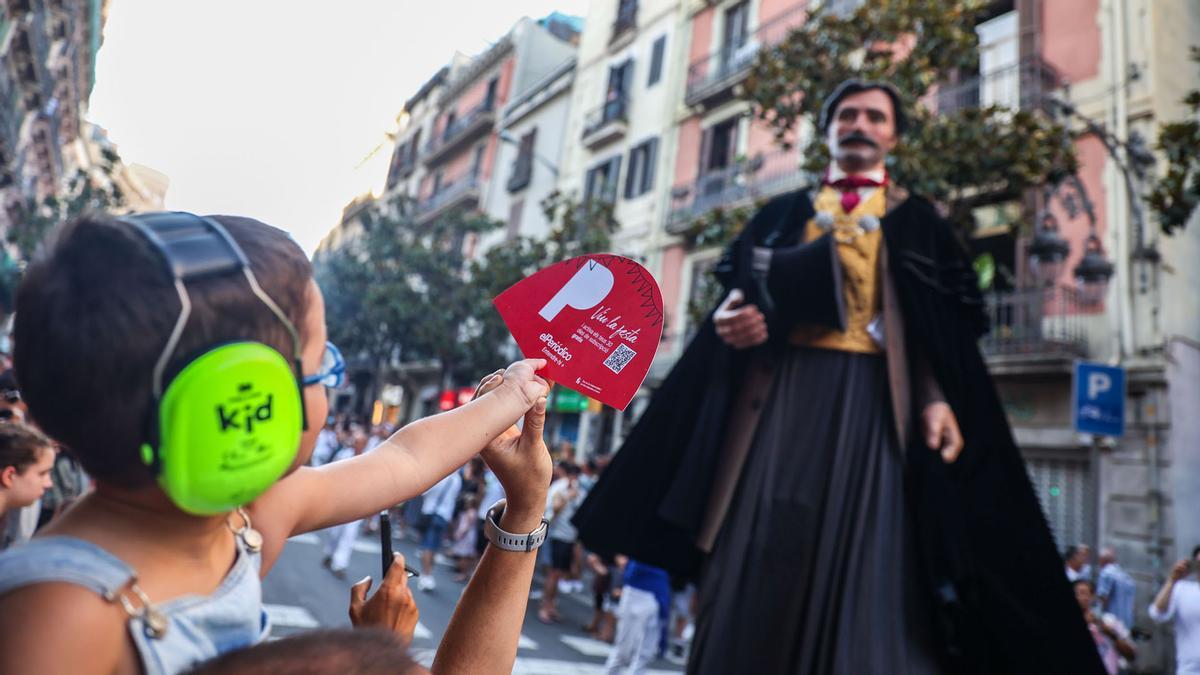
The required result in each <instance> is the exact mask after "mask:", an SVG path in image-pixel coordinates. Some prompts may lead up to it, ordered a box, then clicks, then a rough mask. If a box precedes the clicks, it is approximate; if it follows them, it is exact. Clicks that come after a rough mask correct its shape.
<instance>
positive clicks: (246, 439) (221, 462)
mask: <svg viewBox="0 0 1200 675" xmlns="http://www.w3.org/2000/svg"><path fill="white" fill-rule="evenodd" d="M118 220H120V221H121V222H123V223H126V224H128V225H130V226H132V228H133V230H134V231H135V232H137V233H138V234H139V235H141V236H142V238H144V239H145V240H146V241H147V242H149V243H150V245H151V248H153V249H154V250H155V251H157V252H158V254H159V255H160V256H161V258H162V261H163V266H164V270H165V272H166V273H167V275H168V278H170V279H171V280H172V281H173V282H174V285H175V291H176V293H178V295H179V303H180V311H179V317H178V318H177V319H176V320H175V327H174V329H173V330H172V331H171V335H170V337H169V338H168V339H167V343H166V345H165V346H164V347H163V350H162V353H161V354H160V355H159V357H158V361H157V362H156V363H155V365H154V374H153V378H154V380H153V390H152V391H153V393H154V402H155V405H153V406H151V411H150V413H151V417H152V419H150V420H148V425H147V426H148V431H147V438H146V442H145V443H143V444H142V446H141V456H142V461H143V462H144V463H145V464H146V465H147V466H149V467H150V468H151V469H152V470H153V471H154V472H155V474H156V477H157V479H158V483H159V485H160V486H162V489H163V491H164V492H166V493H167V495H168V496H169V497H170V498H171V500H172V501H173V502H175V504H176V505H177V506H178V507H179V508H181V509H183V510H184V511H187V512H188V513H192V514H196V515H211V514H217V513H225V512H228V511H231V510H233V509H235V508H237V507H239V506H242V505H244V504H246V503H248V502H250V501H252V500H253V499H254V498H255V497H258V496H259V495H260V494H262V493H263V492H265V491H266V489H267V488H268V487H270V486H271V485H272V484H273V483H274V482H275V481H276V480H278V479H279V477H280V476H282V475H283V474H284V472H285V471H287V469H288V467H290V466H291V464H292V460H293V459H294V458H295V456H296V453H297V451H298V450H299V445H300V434H301V432H302V431H303V430H304V429H305V428H306V426H307V425H306V420H305V418H304V397H303V393H302V379H301V377H302V376H301V374H300V373H301V370H300V334H299V332H298V331H297V330H296V327H295V325H293V324H292V322H291V321H289V320H288V318H287V316H286V315H285V314H284V313H283V310H281V309H280V308H279V305H277V304H276V303H275V301H274V300H272V299H271V297H270V296H269V295H267V294H266V292H265V291H263V289H262V287H261V286H259V284H258V279H257V278H255V276H254V271H253V270H251V269H250V263H249V261H247V259H246V254H245V253H243V252H242V249H241V247H240V246H238V245H237V242H235V241H234V240H233V237H231V236H230V235H229V232H228V231H226V229H225V228H224V226H222V225H221V224H220V223H218V222H217V221H215V220H213V219H212V218H205V217H201V216H197V215H193V214H191V213H182V212H169V213H145V214H138V215H129V216H122V217H120V218H119V219H118ZM223 275H241V276H244V277H245V279H246V283H247V284H248V285H249V287H250V292H252V293H253V294H254V296H255V297H256V298H258V300H259V301H261V302H262V304H263V305H265V306H266V308H267V309H268V310H269V311H270V312H271V313H272V314H274V315H275V316H276V317H277V318H278V319H279V321H280V322H281V323H282V324H283V325H284V326H285V327H286V328H287V330H288V333H290V334H291V337H292V347H293V353H292V360H291V361H289V360H288V359H287V358H285V357H284V356H283V355H282V354H280V353H279V352H278V351H276V350H275V349H273V348H271V347H269V346H267V345H266V344H263V343H261V342H256V341H253V340H235V341H226V342H220V343H217V344H213V345H209V346H206V347H204V348H202V349H201V350H200V351H199V353H198V355H194V356H190V357H188V358H187V359H186V361H184V362H182V363H173V361H172V360H173V359H174V358H175V349H176V347H177V346H178V345H179V340H180V337H181V336H182V335H183V331H184V328H185V327H186V326H187V322H188V317H189V316H190V315H191V308H192V303H191V300H190V298H189V296H188V284H189V283H192V282H195V281H198V280H200V279H207V278H211V277H217V276H223ZM168 366H173V368H174V369H177V372H176V374H175V375H174V376H173V377H171V379H170V380H169V381H167V382H164V381H163V378H164V374H165V372H166V371H167V368H168Z"/></svg>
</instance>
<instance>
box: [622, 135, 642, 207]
mask: <svg viewBox="0 0 1200 675" xmlns="http://www.w3.org/2000/svg"><path fill="white" fill-rule="evenodd" d="M642 154H643V148H642V146H640V145H639V146H636V147H634V148H633V149H632V150H630V151H629V168H628V169H627V170H626V171H625V198H626V199H632V198H633V197H636V196H637V185H636V184H635V183H636V181H637V174H638V167H639V166H640V164H641V158H642Z"/></svg>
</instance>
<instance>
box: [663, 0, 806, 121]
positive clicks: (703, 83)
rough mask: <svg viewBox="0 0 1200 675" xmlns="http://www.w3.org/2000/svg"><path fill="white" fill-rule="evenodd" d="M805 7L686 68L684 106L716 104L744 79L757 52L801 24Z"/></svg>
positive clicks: (764, 25)
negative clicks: (737, 43)
mask: <svg viewBox="0 0 1200 675" xmlns="http://www.w3.org/2000/svg"><path fill="white" fill-rule="evenodd" d="M804 9H805V8H804V7H797V8H795V9H790V10H787V11H785V12H783V13H781V14H780V15H778V16H776V17H774V18H772V19H770V20H768V21H766V22H764V23H763V24H762V25H761V26H760V27H759V28H758V30H756V31H754V33H753V34H752V35H751V36H749V37H748V38H747V40H746V42H745V43H744V44H741V45H737V46H733V47H725V48H723V49H721V50H720V51H718V52H717V53H716V54H713V55H711V56H706V57H704V58H701V59H697V60H696V61H694V62H693V63H692V64H691V65H690V66H689V67H688V79H687V92H686V94H685V99H684V100H685V102H686V103H687V104H688V105H697V104H700V103H706V102H716V100H717V99H720V98H721V97H722V96H723V95H725V94H728V93H729V92H730V90H731V89H732V88H733V86H734V85H736V84H738V83H740V82H741V81H742V80H744V79H745V77H746V75H747V74H748V73H749V72H750V67H751V66H753V65H754V59H755V58H756V57H757V56H758V52H759V50H760V49H763V48H766V47H770V46H772V45H776V44H779V43H780V42H782V41H783V40H784V39H785V38H786V37H787V36H788V33H789V32H790V31H791V30H792V29H793V28H795V27H797V26H799V25H800V24H801V23H803V22H804V18H805V16H806V14H805V11H804Z"/></svg>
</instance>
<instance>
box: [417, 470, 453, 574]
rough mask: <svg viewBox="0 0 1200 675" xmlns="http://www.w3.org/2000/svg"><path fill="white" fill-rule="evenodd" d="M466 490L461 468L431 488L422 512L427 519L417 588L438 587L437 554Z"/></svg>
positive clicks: (422, 504) (422, 505)
mask: <svg viewBox="0 0 1200 675" xmlns="http://www.w3.org/2000/svg"><path fill="white" fill-rule="evenodd" d="M460 491H462V476H461V475H460V474H459V472H458V471H454V472H452V473H451V474H450V475H449V476H446V477H445V478H443V479H442V480H440V481H438V483H437V485H434V486H433V487H431V488H429V491H428V492H426V493H425V499H424V501H423V502H422V503H421V515H422V516H424V518H425V534H424V535H423V537H422V539H421V572H422V575H421V579H420V580H419V581H418V582H417V588H420V589H421V590H422V591H432V590H433V589H434V588H436V587H437V582H436V581H434V578H433V554H435V553H437V550H438V549H439V548H441V546H442V537H443V536H445V534H446V527H447V526H449V525H450V519H451V518H453V517H454V504H455V502H457V501H458V493H459V492H460Z"/></svg>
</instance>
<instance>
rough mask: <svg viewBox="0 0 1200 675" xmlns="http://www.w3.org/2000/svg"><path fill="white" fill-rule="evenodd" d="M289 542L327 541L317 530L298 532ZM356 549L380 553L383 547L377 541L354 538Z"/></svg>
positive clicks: (317, 544) (363, 551) (312, 543)
mask: <svg viewBox="0 0 1200 675" xmlns="http://www.w3.org/2000/svg"><path fill="white" fill-rule="evenodd" d="M288 543H295V544H311V545H313V546H324V545H325V542H324V541H322V540H321V537H320V536H319V535H318V534H317V533H316V532H305V533H304V534H298V535H296V536H294V537H289V538H288ZM354 550H355V551H358V552H359V553H374V554H375V555H379V552H380V551H382V550H383V547H381V546H380V545H379V542H377V541H370V540H363V539H356V540H354Z"/></svg>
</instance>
